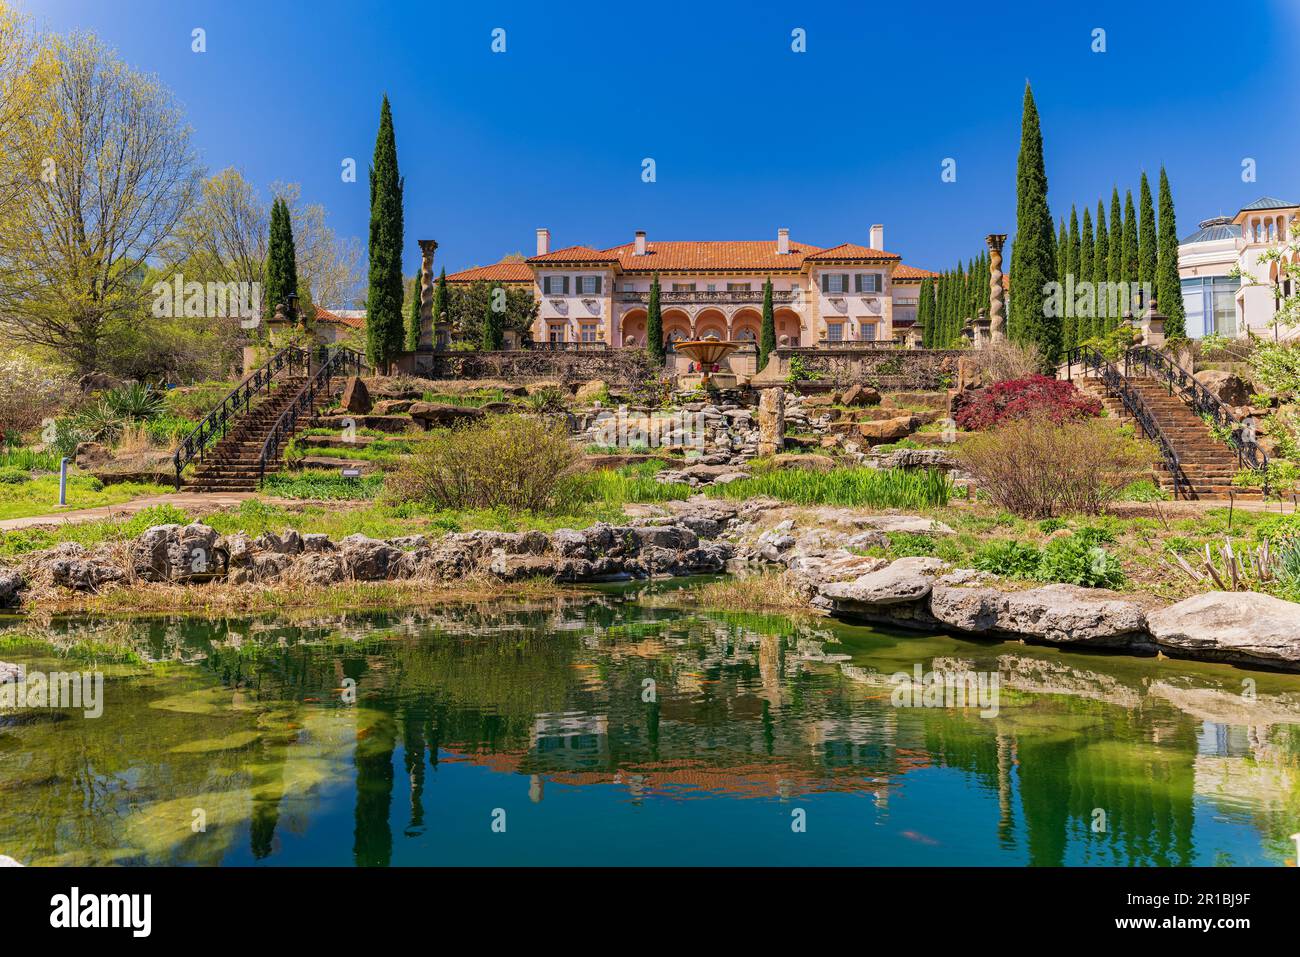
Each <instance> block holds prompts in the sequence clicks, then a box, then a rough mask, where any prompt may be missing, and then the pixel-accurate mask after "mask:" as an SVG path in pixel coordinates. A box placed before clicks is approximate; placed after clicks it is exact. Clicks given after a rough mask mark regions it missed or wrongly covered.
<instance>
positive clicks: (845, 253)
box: [808, 243, 902, 262]
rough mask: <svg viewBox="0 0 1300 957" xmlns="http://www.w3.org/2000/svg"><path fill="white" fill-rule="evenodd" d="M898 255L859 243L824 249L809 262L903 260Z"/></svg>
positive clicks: (811, 257) (810, 257)
mask: <svg viewBox="0 0 1300 957" xmlns="http://www.w3.org/2000/svg"><path fill="white" fill-rule="evenodd" d="M901 258H902V257H901V256H899V255H898V253H887V252H885V251H884V250H883V249H869V248H868V247H866V246H859V245H858V244H857V243H841V244H840V245H838V246H832V247H831V248H830V249H823V250H821V251H820V252H817V253H814V254H813V255H811V256H809V257H808V261H809V262H826V261H841V262H842V261H846V260H847V261H855V262H880V261H885V260H890V259H901Z"/></svg>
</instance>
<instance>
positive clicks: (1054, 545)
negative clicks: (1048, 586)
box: [1034, 532, 1124, 588]
mask: <svg viewBox="0 0 1300 957" xmlns="http://www.w3.org/2000/svg"><path fill="white" fill-rule="evenodd" d="M1034 577H1036V578H1038V579H1040V580H1042V581H1048V582H1066V583H1068V584H1071V585H1082V586H1084V587H1085V588H1118V587H1119V586H1121V585H1123V584H1124V569H1123V567H1122V566H1121V565H1120V563H1119V559H1117V558H1115V556H1114V555H1112V554H1110V552H1108V551H1106V549H1104V548H1102V547H1101V546H1100V545H1097V544H1094V543H1093V541H1092V540H1090V538H1089V536H1086V535H1083V534H1081V533H1077V532H1076V533H1075V534H1074V535H1070V536H1068V537H1065V538H1058V539H1056V540H1055V541H1052V542H1048V544H1047V547H1046V548H1044V549H1043V555H1042V559H1041V561H1040V562H1039V565H1038V571H1037V574H1036V575H1035V576H1034Z"/></svg>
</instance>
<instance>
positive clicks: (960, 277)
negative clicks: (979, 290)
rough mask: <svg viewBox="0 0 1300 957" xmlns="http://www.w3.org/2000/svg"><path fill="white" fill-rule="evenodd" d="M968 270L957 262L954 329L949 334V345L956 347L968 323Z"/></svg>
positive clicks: (953, 299)
mask: <svg viewBox="0 0 1300 957" xmlns="http://www.w3.org/2000/svg"><path fill="white" fill-rule="evenodd" d="M965 313H966V270H965V268H964V267H963V266H962V264H961V260H957V275H956V277H955V278H954V279H953V282H952V328H951V329H950V330H949V332H948V344H949V345H956V344H957V343H959V342H960V341H961V330H962V326H963V325H964V324H965V321H966V315H965Z"/></svg>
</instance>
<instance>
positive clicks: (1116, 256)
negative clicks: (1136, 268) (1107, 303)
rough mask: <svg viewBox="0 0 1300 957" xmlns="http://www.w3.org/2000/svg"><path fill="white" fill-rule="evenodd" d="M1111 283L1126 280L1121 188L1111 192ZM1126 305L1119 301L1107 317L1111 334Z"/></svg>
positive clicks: (1113, 188) (1112, 189)
mask: <svg viewBox="0 0 1300 957" xmlns="http://www.w3.org/2000/svg"><path fill="white" fill-rule="evenodd" d="M1110 281H1111V282H1113V283H1122V282H1124V281H1125V278H1124V214H1123V211H1122V210H1121V208H1120V205H1119V187H1118V186H1113V187H1111V191H1110ZM1124 308H1125V306H1124V303H1123V302H1122V301H1118V302H1117V303H1116V307H1115V308H1114V309H1112V310H1110V312H1109V313H1108V314H1107V316H1106V331H1107V332H1110V331H1111V330H1113V329H1114V328H1115V327H1116V326H1118V325H1119V320H1120V318H1121V317H1122V316H1123V314H1124Z"/></svg>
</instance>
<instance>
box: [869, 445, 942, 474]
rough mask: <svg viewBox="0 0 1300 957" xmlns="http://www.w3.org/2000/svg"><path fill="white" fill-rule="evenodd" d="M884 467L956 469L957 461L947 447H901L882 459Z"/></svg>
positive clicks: (881, 463)
mask: <svg viewBox="0 0 1300 957" xmlns="http://www.w3.org/2000/svg"><path fill="white" fill-rule="evenodd" d="M880 467H881V468H882V469H955V468H956V467H957V461H956V459H954V458H953V457H952V453H950V452H949V451H948V450H947V449H899V450H898V451H896V452H890V453H889V454H888V455H886V456H885V457H883V458H882V459H881V460H880Z"/></svg>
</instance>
